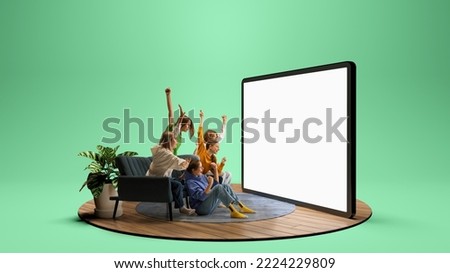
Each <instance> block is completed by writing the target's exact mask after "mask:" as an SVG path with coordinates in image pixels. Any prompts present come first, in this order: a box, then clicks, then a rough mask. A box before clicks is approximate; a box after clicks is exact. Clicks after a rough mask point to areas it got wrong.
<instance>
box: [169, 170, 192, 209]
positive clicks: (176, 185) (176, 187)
mask: <svg viewBox="0 0 450 273" xmlns="http://www.w3.org/2000/svg"><path fill="white" fill-rule="evenodd" d="M170 184H171V189H172V195H173V200H174V202H175V208H176V209H179V210H180V213H183V214H188V215H193V214H195V210H193V209H188V208H186V206H185V205H184V202H183V189H184V186H183V184H181V182H180V181H178V180H175V179H173V178H170Z"/></svg>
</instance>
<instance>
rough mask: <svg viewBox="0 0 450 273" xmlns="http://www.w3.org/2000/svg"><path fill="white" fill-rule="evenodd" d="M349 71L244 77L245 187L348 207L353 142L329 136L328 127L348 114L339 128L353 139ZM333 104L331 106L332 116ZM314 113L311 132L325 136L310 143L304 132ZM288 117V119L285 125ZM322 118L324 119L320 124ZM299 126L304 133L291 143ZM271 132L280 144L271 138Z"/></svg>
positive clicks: (315, 202) (344, 134) (292, 197)
mask: <svg viewBox="0 0 450 273" xmlns="http://www.w3.org/2000/svg"><path fill="white" fill-rule="evenodd" d="M347 70H348V68H347V67H343V68H336V69H331V70H324V71H317V72H310V73H306V74H298V75H291V76H282V77H275V78H270V79H263V80H255V81H249V82H245V81H244V82H243V90H242V91H243V116H242V117H243V122H244V124H246V125H244V127H243V129H244V130H243V137H244V139H243V141H244V144H243V184H244V188H245V189H249V190H253V191H257V192H262V193H267V194H269V195H274V196H279V197H282V198H287V199H291V200H296V201H299V202H302V203H308V204H312V205H315V206H320V207H325V208H330V209H333V210H338V211H342V212H345V211H346V210H347V200H348V199H347V194H348V191H347V186H348V184H347V143H346V142H342V141H341V140H340V139H339V138H338V137H337V136H336V135H335V134H331V140H330V139H328V141H327V138H326V136H327V135H326V132H327V127H328V128H330V126H332V125H334V124H335V123H336V122H337V121H338V120H339V119H340V118H345V121H343V122H342V123H341V124H340V125H339V126H338V127H337V128H338V131H339V133H341V134H342V135H343V136H344V137H345V139H347V119H346V118H347V91H348V88H347V82H348V81H347V73H348V71H347ZM327 108H328V109H331V110H328V111H331V119H330V118H329V117H328V120H327V114H326V113H327ZM267 111H270V117H271V118H272V119H276V121H274V120H272V122H271V123H270V126H269V124H268V123H267V121H266V122H265V123H263V118H264V117H265V115H266V117H267V115H268V112H267ZM289 118H290V119H291V120H288V119H289ZM309 118H315V120H314V121H315V123H310V124H309V126H308V129H309V130H308V134H307V136H306V137H310V138H315V137H322V139H321V140H320V141H319V142H317V143H308V142H307V141H306V140H305V137H304V133H305V132H304V130H303V123H304V121H305V120H306V121H308V119H309ZM283 119H284V121H287V122H284V125H283V122H282V120H283ZM247 121H252V122H248V123H247ZM290 121H292V122H290ZM319 121H320V122H322V124H320V125H319V124H316V123H317V122H318V123H320V122H319ZM327 123H328V125H329V126H327ZM282 127H284V131H283V128H282ZM249 128H250V129H251V130H250V129H249ZM295 129H299V130H300V138H299V139H298V140H297V141H294V143H287V139H289V138H292V137H293V136H294V132H295ZM255 130H256V131H257V134H259V138H258V137H257V134H256V133H255ZM329 131H331V130H329ZM269 136H270V137H271V138H273V139H275V143H270V142H269V141H268V139H269ZM246 140H247V141H246ZM292 141H293V140H292Z"/></svg>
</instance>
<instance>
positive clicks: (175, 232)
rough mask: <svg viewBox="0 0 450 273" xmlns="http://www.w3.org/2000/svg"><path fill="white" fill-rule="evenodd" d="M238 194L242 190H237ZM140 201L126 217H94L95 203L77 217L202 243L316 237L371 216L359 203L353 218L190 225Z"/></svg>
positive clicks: (299, 212) (301, 211) (303, 211)
mask: <svg viewBox="0 0 450 273" xmlns="http://www.w3.org/2000/svg"><path fill="white" fill-rule="evenodd" d="M239 186H240V185H239ZM236 191H239V190H238V189H236ZM137 204H138V202H123V203H122V209H123V215H122V216H120V217H118V218H116V219H115V220H113V219H100V218H96V217H95V216H94V208H95V205H94V201H93V200H90V201H88V202H86V203H84V204H83V205H82V206H81V207H80V209H79V210H78V216H79V217H80V218H81V219H82V220H84V221H85V222H87V223H89V224H91V225H93V226H95V227H98V228H102V229H106V230H110V231H114V232H119V233H124V234H129V235H134V236H143V237H152V238H164V239H173V240H196V241H198V240H202V241H246V240H271V239H285V238H298V237H306V236H315V235H320V234H324V233H330V232H336V231H339V230H343V229H347V228H350V227H354V226H356V225H359V224H361V223H364V222H365V221H366V220H368V219H369V218H370V216H371V215H372V210H371V208H370V207H369V206H368V205H367V204H365V203H364V202H362V201H360V200H357V206H356V215H355V216H354V218H353V219H348V218H343V217H339V216H334V215H331V214H328V213H324V212H319V211H315V210H311V209H307V208H303V207H299V206H297V207H296V209H295V211H294V212H293V213H291V214H288V215H286V216H283V217H278V218H273V219H268V220H260V221H254V222H243V223H189V222H178V221H168V220H160V219H156V218H151V217H148V216H144V215H141V214H139V213H137V212H136V209H135V208H136V205H137Z"/></svg>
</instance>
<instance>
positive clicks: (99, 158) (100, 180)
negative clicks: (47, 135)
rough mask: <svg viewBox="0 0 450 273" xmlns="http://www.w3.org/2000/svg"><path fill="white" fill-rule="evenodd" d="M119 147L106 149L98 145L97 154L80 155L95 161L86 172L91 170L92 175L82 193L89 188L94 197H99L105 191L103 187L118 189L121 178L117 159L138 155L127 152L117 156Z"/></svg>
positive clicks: (89, 176)
mask: <svg viewBox="0 0 450 273" xmlns="http://www.w3.org/2000/svg"><path fill="white" fill-rule="evenodd" d="M118 149H119V146H117V147H115V148H111V147H104V146H102V145H97V152H93V151H85V152H81V153H79V154H78V156H83V157H86V158H89V159H91V160H93V161H92V162H91V163H90V164H89V165H88V166H87V167H86V168H85V170H87V169H88V170H89V171H90V173H89V175H88V177H87V180H86V182H84V183H83V185H82V186H81V188H80V191H81V190H82V189H83V188H84V187H85V186H87V188H88V189H89V190H91V193H92V195H93V196H94V197H98V196H99V195H100V194H101V193H102V190H103V185H104V184H107V183H111V184H112V185H113V187H114V188H115V189H117V180H118V177H119V169H117V167H116V163H115V159H116V157H118V156H134V155H137V154H138V153H136V152H131V151H126V152H123V153H120V154H118V155H116V152H117V150H118Z"/></svg>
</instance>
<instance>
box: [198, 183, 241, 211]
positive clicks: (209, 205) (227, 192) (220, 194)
mask: <svg viewBox="0 0 450 273" xmlns="http://www.w3.org/2000/svg"><path fill="white" fill-rule="evenodd" d="M219 202H222V204H225V205H226V206H227V207H228V209H230V216H231V217H233V218H247V216H246V215H244V214H242V213H240V212H238V211H237V210H236V208H235V207H234V206H233V203H236V204H238V202H239V199H238V198H237V196H236V194H235V193H234V192H233V190H232V189H231V187H230V186H229V185H221V184H219V185H216V186H215V187H214V188H212V189H211V191H210V192H209V194H208V198H207V199H206V200H205V201H203V202H202V204H200V206H198V207H197V208H196V212H197V214H200V215H207V214H211V213H213V212H214V210H215V209H216V208H217V206H218V204H219Z"/></svg>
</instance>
